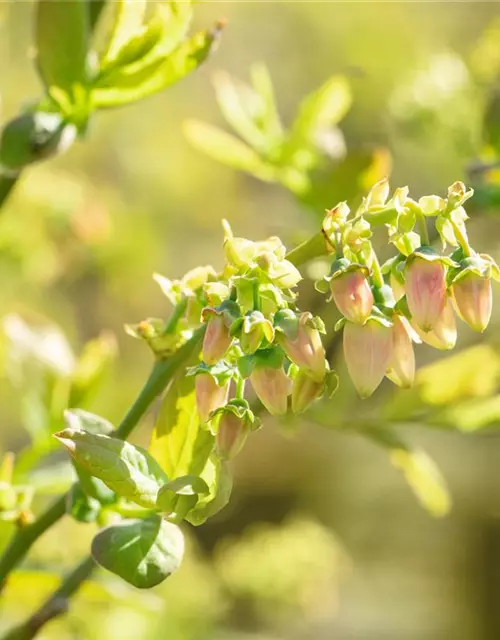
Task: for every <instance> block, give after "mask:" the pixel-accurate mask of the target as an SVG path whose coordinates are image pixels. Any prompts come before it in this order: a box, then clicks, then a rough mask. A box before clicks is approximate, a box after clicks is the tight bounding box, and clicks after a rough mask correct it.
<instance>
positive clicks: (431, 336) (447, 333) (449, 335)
mask: <svg viewBox="0 0 500 640" xmlns="http://www.w3.org/2000/svg"><path fill="white" fill-rule="evenodd" d="M413 328H414V329H415V331H416V332H417V333H418V335H419V336H420V338H421V339H422V340H423V342H425V343H426V344H428V345H429V346H431V347H434V349H440V350H441V351H449V350H450V349H453V347H454V346H455V345H456V343H457V323H456V321H455V314H454V313H453V306H452V304H451V301H450V299H449V298H448V299H447V301H446V305H445V307H444V309H443V312H442V313H441V315H440V316H439V318H438V319H437V321H436V322H435V323H434V328H433V329H432V331H427V332H425V331H422V330H421V329H420V328H419V327H417V326H415V325H414V326H413Z"/></svg>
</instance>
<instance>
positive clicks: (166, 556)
mask: <svg viewBox="0 0 500 640" xmlns="http://www.w3.org/2000/svg"><path fill="white" fill-rule="evenodd" d="M183 554H184V538H183V535H182V533H181V531H180V529H179V528H178V527H177V526H176V525H174V524H172V523H170V522H166V521H165V520H162V518H160V517H159V516H153V517H152V518H147V519H146V520H124V521H123V522H121V523H119V524H116V525H111V526H110V527H106V528H105V529H103V530H102V531H101V532H100V533H98V534H97V535H96V537H95V538H94V540H93V542H92V555H93V557H94V559H95V560H96V562H98V563H99V564H100V565H101V566H102V567H104V568H105V569H107V570H108V571H111V572H112V573H115V574H116V575H118V576H120V577H121V578H123V580H125V581H126V582H128V583H129V584H132V585H133V586H134V587H137V588H138V589H150V588H151V587H154V586H156V585H157V584H160V582H163V580H165V578H168V576H169V575H170V574H171V573H173V572H174V571H175V570H176V569H178V568H179V566H180V564H181V561H182V556H183Z"/></svg>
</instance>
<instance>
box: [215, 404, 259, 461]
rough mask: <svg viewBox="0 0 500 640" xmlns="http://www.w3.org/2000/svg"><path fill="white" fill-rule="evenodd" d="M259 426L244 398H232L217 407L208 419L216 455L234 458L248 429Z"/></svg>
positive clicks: (227, 458)
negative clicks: (213, 436) (213, 435)
mask: <svg viewBox="0 0 500 640" xmlns="http://www.w3.org/2000/svg"><path fill="white" fill-rule="evenodd" d="M259 426H260V420H259V419H258V418H257V417H256V416H255V415H254V414H253V412H252V411H251V410H250V407H249V405H248V402H247V401H246V400H239V399H234V400H231V401H230V402H228V404H226V405H225V406H224V407H221V408H220V409H217V410H216V411H215V412H214V413H213V414H212V418H211V420H210V429H211V431H212V433H214V434H215V448H216V451H217V455H218V456H219V457H220V458H221V459H222V460H230V459H232V458H234V457H235V456H236V455H237V454H238V453H239V452H240V450H241V448H242V447H243V445H244V444H245V441H246V439H247V437H248V434H249V433H250V431H252V430H254V429H258V428H259Z"/></svg>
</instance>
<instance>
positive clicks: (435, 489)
mask: <svg viewBox="0 0 500 640" xmlns="http://www.w3.org/2000/svg"><path fill="white" fill-rule="evenodd" d="M391 461H392V463H393V465H394V466H395V467H396V468H397V469H400V470H401V471H402V472H403V474H404V476H405V478H406V481H407V482H408V484H409V485H410V487H411V489H412V491H413V493H414V494H415V495H416V497H417V498H418V500H419V502H420V503H421V504H422V506H423V507H425V509H427V511H429V513H430V514H432V515H433V516H436V517H440V516H445V515H446V514H447V513H448V512H449V510H450V507H451V498H450V495H449V493H448V489H447V488H446V484H445V481H444V478H443V476H442V475H441V472H440V471H439V469H438V467H437V466H436V463H435V462H434V461H433V460H432V458H430V457H429V456H428V455H427V454H426V453H425V452H424V451H405V450H404V449H396V450H394V451H393V452H392V453H391Z"/></svg>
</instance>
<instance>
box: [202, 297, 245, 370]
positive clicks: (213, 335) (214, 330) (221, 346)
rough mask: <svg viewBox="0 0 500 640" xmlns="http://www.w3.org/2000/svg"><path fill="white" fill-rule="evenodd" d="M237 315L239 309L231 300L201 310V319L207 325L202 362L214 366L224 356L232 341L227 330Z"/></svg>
mask: <svg viewBox="0 0 500 640" xmlns="http://www.w3.org/2000/svg"><path fill="white" fill-rule="evenodd" d="M238 315H239V308H238V306H237V305H236V303H234V302H232V301H231V300H227V301H225V302H223V303H222V304H221V305H219V306H218V307H215V308H214V307H205V309H203V312H202V319H203V321H204V322H206V325H207V328H206V331H205V336H204V338H203V347H202V355H203V360H204V362H206V363H207V364H215V363H216V362H218V361H219V360H221V359H222V358H223V357H224V356H225V354H226V352H227V350H228V349H229V347H230V346H231V343H232V341H233V338H232V336H231V334H230V330H229V328H230V326H231V324H232V323H233V322H234V320H235V319H236V318H237V317H238Z"/></svg>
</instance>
